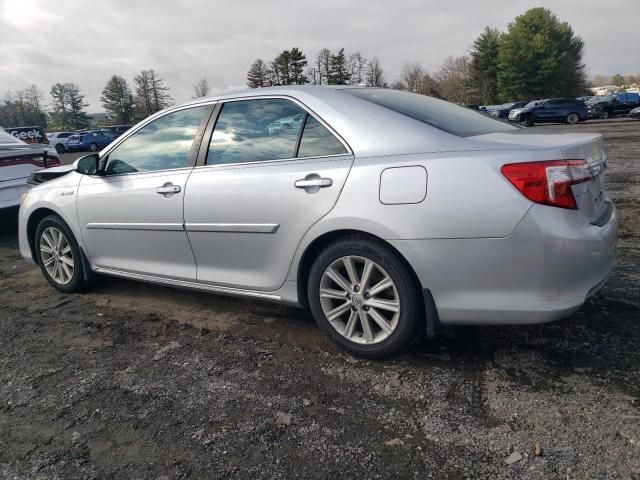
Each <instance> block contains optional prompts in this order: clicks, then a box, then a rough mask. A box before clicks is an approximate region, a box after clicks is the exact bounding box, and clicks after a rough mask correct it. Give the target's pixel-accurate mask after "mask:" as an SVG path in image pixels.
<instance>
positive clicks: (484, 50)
mask: <svg viewBox="0 0 640 480" xmlns="http://www.w3.org/2000/svg"><path fill="white" fill-rule="evenodd" d="M501 39H502V33H500V31H499V30H498V29H496V28H490V27H486V28H485V29H484V31H483V32H482V33H481V34H480V36H479V37H478V38H477V39H476V40H475V41H474V42H473V50H472V51H471V67H470V69H471V71H470V75H471V78H470V84H471V90H472V92H471V93H472V94H473V96H474V98H475V100H476V101H477V102H479V103H481V104H484V105H489V104H494V103H497V102H498V53H499V51H500V42H501Z"/></svg>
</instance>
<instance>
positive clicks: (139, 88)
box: [133, 70, 172, 119]
mask: <svg viewBox="0 0 640 480" xmlns="http://www.w3.org/2000/svg"><path fill="white" fill-rule="evenodd" d="M133 83H134V84H135V104H136V117H139V119H142V118H145V117H148V116H149V115H152V114H154V113H156V112H159V111H160V110H162V109H164V108H167V107H168V106H169V105H171V100H172V98H171V95H169V93H168V91H169V87H167V86H166V85H165V84H164V80H162V78H161V77H160V76H159V75H158V74H156V72H155V71H154V70H143V71H142V72H140V73H139V74H138V75H136V76H135V78H134V79H133Z"/></svg>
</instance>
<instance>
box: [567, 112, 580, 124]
mask: <svg viewBox="0 0 640 480" xmlns="http://www.w3.org/2000/svg"><path fill="white" fill-rule="evenodd" d="M578 120H580V118H579V117H578V114H576V113H570V114H569V116H568V117H567V123H569V124H571V125H574V124H576V123H578Z"/></svg>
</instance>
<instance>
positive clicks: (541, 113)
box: [509, 98, 588, 125]
mask: <svg viewBox="0 0 640 480" xmlns="http://www.w3.org/2000/svg"><path fill="white" fill-rule="evenodd" d="M587 115H588V114H587V106H586V105H585V104H584V103H583V102H581V101H580V100H576V99H575V98H549V99H546V100H536V101H534V102H529V103H528V104H527V105H525V106H524V107H523V108H514V109H513V110H511V111H510V112H509V121H511V122H518V123H520V124H523V125H533V124H534V123H547V122H554V123H568V124H571V125H573V124H576V123H578V122H583V121H585V120H586V119H587Z"/></svg>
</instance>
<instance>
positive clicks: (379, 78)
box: [367, 56, 385, 87]
mask: <svg viewBox="0 0 640 480" xmlns="http://www.w3.org/2000/svg"><path fill="white" fill-rule="evenodd" d="M383 74H384V71H383V70H382V67H381V66H380V60H379V59H378V57H376V56H374V57H373V58H371V60H369V63H368V64H367V85H368V86H370V87H384V86H385V81H384V75H383Z"/></svg>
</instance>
